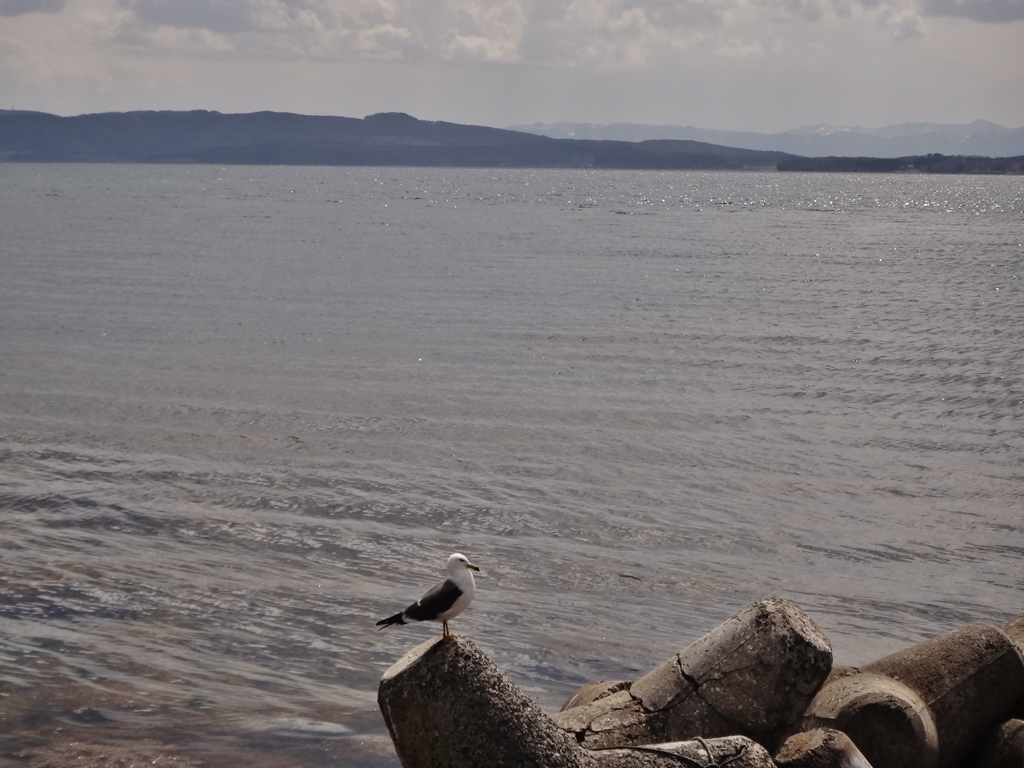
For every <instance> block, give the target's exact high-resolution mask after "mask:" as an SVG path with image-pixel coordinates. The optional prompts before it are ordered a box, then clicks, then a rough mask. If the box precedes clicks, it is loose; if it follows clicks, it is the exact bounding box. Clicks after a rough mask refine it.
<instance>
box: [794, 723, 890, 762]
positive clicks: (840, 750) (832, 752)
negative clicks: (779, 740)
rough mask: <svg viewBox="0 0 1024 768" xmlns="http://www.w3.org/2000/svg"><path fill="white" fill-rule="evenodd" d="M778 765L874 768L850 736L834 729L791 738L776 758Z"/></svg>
mask: <svg viewBox="0 0 1024 768" xmlns="http://www.w3.org/2000/svg"><path fill="white" fill-rule="evenodd" d="M775 763H776V764H777V765H778V766H779V767H780V768H871V763H869V762H868V759H867V758H866V757H864V755H863V754H862V753H861V751H860V750H859V749H857V745H856V744H854V743H853V742H852V741H851V740H850V737H849V736H847V735H846V734H845V733H843V732H842V731H833V730H832V729H830V728H815V729H814V730H813V731H804V732H803V733H798V734H796V735H794V736H790V737H789V738H788V739H786V743H785V744H783V745H782V749H780V750H779V752H778V754H777V755H775Z"/></svg>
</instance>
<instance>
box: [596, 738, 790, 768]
mask: <svg viewBox="0 0 1024 768" xmlns="http://www.w3.org/2000/svg"><path fill="white" fill-rule="evenodd" d="M593 754H594V756H595V758H597V760H598V763H597V765H598V766H599V767H600V768H680V766H692V768H697V767H698V766H705V767H706V768H711V766H727V767H728V768H775V763H773V762H772V758H771V755H769V754H768V751H767V750H766V749H765V748H764V747H762V746H761V745H760V744H758V743H757V742H755V741H751V740H750V739H748V738H746V737H745V736H728V737H726V738H723V739H706V740H704V739H700V740H697V739H694V740H692V741H678V742H674V743H669V744H652V745H650V746H643V747H633V748H632V749H605V750H601V751H599V752H594V753H593Z"/></svg>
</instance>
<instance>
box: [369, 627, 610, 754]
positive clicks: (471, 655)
mask: <svg viewBox="0 0 1024 768" xmlns="http://www.w3.org/2000/svg"><path fill="white" fill-rule="evenodd" d="M377 702H378V704H379V705H380V711H381V714H383V715H384V721H385V723H386V724H387V726H388V731H389V732H390V734H391V740H392V741H393V742H394V744H395V750H396V751H397V752H398V759H399V760H401V762H402V765H403V766H404V768H456V767H457V766H458V768H471V767H472V766H480V768H492V767H494V766H503V767H504V766H509V767H512V766H537V767H538V768H540V767H543V768H590V766H592V765H593V764H594V763H593V760H592V759H591V757H590V755H588V754H587V753H586V752H585V751H584V750H582V749H580V747H579V746H578V745H577V744H576V742H575V740H574V739H573V738H572V737H571V736H570V735H569V734H567V733H566V732H565V731H563V730H561V729H560V728H558V727H557V726H556V725H555V724H554V723H553V722H552V721H551V719H550V718H549V717H548V716H547V715H545V714H544V713H543V712H542V711H541V710H540V708H539V707H538V706H537V705H536V704H535V703H534V702H533V701H531V700H530V699H529V698H528V697H527V696H526V695H525V694H524V693H523V692H522V691H520V690H519V689H518V688H517V687H516V686H515V685H514V684H513V683H512V681H511V680H509V679H508V677H506V676H505V675H504V674H503V673H502V672H501V670H499V669H498V668H497V667H496V666H495V665H494V663H493V662H492V661H491V660H490V659H488V658H487V656H485V655H484V654H483V653H482V652H481V651H480V650H479V649H478V648H477V647H476V646H475V645H474V644H473V643H472V642H470V641H469V640H467V639H466V638H464V637H452V638H448V639H443V638H441V637H435V638H433V639H432V640H428V641H427V642H425V643H423V644H421V645H419V646H417V647H416V648H414V649H412V650H411V651H409V653H407V654H406V655H405V656H403V657H402V658H401V659H400V660H399V661H398V662H396V663H395V664H394V665H393V666H392V667H391V668H390V669H389V670H388V671H387V672H385V673H384V677H383V678H381V681H380V687H379V689H378V692H377Z"/></svg>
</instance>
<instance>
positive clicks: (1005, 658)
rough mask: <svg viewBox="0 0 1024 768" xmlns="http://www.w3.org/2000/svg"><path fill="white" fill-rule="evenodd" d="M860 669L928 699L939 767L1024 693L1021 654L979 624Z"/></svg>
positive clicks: (973, 744)
mask: <svg viewBox="0 0 1024 768" xmlns="http://www.w3.org/2000/svg"><path fill="white" fill-rule="evenodd" d="M864 671H866V672H876V673H878V674H882V675H887V676H889V677H891V678H893V679H894V680H899V681H900V682H902V683H904V684H905V685H907V687H909V688H911V689H913V690H914V691H916V692H917V693H918V694H919V695H920V696H921V698H922V699H924V701H925V702H926V703H927V704H928V707H929V709H931V712H932V716H933V717H934V718H935V729H936V731H937V732H938V737H939V759H938V765H939V768H951V767H952V766H957V765H959V764H960V763H961V762H963V760H964V758H966V757H967V756H968V755H970V754H972V753H973V752H974V751H975V750H976V749H977V746H978V744H979V742H980V741H981V740H982V739H983V738H984V737H985V735H986V734H987V733H988V732H989V731H990V730H991V729H992V728H993V727H994V726H996V725H997V724H998V723H999V722H1000V721H1001V720H1003V719H1004V718H1005V717H1006V714H1007V712H1009V710H1010V708H1011V707H1012V706H1013V704H1014V702H1015V701H1017V699H1019V698H1020V697H1021V696H1022V695H1024V659H1022V658H1021V655H1020V653H1019V652H1018V651H1017V648H1016V646H1015V645H1014V643H1013V641H1012V640H1010V638H1008V637H1007V636H1006V635H1005V634H1004V633H1003V632H1002V631H1001V630H999V629H996V628H995V627H988V626H985V625H983V624H971V625H968V626H966V627H963V628H962V629H958V630H955V631H953V632H949V633H947V634H945V635H942V636H941V637H936V638H934V639H932V640H927V641H925V642H923V643H919V644H917V645H915V646H913V647H911V648H907V649H906V650H904V651H899V652H898V653H894V654H892V655H891V656H886V657H885V658H884V659H879V660H878V661H875V662H872V663H871V664H868V665H867V666H865V667H864ZM876 768H881V766H876Z"/></svg>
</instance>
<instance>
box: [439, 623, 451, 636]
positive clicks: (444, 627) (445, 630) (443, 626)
mask: <svg viewBox="0 0 1024 768" xmlns="http://www.w3.org/2000/svg"><path fill="white" fill-rule="evenodd" d="M441 637H451V633H450V632H449V631H448V622H447V621H442V622H441Z"/></svg>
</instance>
